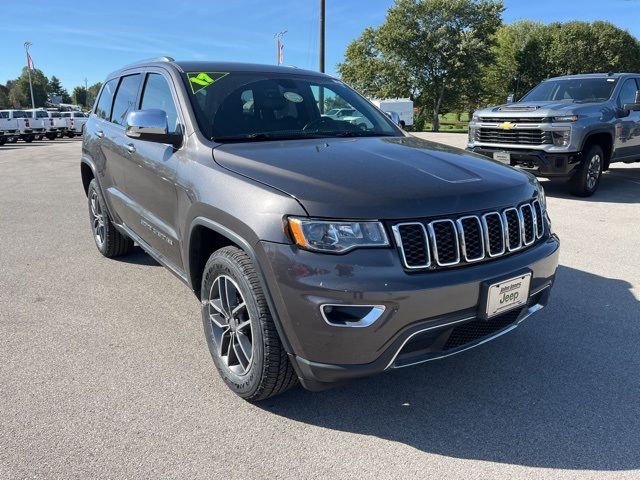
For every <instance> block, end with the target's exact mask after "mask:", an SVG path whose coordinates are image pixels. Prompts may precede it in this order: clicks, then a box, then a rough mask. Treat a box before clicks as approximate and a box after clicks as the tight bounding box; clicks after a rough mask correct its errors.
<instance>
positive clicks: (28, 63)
mask: <svg viewBox="0 0 640 480" xmlns="http://www.w3.org/2000/svg"><path fill="white" fill-rule="evenodd" d="M30 46H31V42H24V49H25V50H26V51H27V75H29V91H30V92H31V108H33V109H34V110H35V109H36V103H35V101H34V100H33V84H32V83H31V61H30V57H29V47H30Z"/></svg>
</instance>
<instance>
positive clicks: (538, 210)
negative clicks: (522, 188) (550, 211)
mask: <svg viewBox="0 0 640 480" xmlns="http://www.w3.org/2000/svg"><path fill="white" fill-rule="evenodd" d="M532 205H533V211H534V212H535V214H536V237H537V238H540V237H542V235H543V234H544V217H543V216H542V207H541V206H540V202H539V201H538V200H534V201H533V203H532Z"/></svg>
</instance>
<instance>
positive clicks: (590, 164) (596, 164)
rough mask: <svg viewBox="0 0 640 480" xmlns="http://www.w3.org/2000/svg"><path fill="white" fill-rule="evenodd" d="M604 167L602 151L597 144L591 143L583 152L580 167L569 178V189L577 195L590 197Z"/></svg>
mask: <svg viewBox="0 0 640 480" xmlns="http://www.w3.org/2000/svg"><path fill="white" fill-rule="evenodd" d="M603 168H604V152H603V151H602V148H601V147H600V146H599V145H591V146H590V147H589V148H587V149H586V151H585V152H584V159H583V160H582V163H581V164H580V167H579V168H578V170H577V171H576V173H574V174H573V177H571V179H570V180H569V191H570V192H571V194H572V195H575V196H577V197H590V196H591V195H593V194H594V193H595V191H596V190H597V189H598V186H599V185H600V178H601V177H602V170H603Z"/></svg>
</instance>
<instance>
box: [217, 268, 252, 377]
mask: <svg viewBox="0 0 640 480" xmlns="http://www.w3.org/2000/svg"><path fill="white" fill-rule="evenodd" d="M207 303H208V307H207V308H208V312H207V313H208V316H209V323H210V327H211V328H210V330H209V335H211V337H212V340H213V343H214V345H215V347H216V353H217V354H218V356H219V358H220V359H221V360H222V361H223V363H224V364H225V365H226V366H227V368H229V370H231V371H232V372H233V373H235V374H236V375H245V374H246V373H247V372H248V371H249V369H250V366H251V362H252V360H253V326H252V325H251V317H250V315H249V310H248V308H247V304H246V302H245V299H244V297H243V296H242V293H241V292H240V287H238V284H237V283H236V282H235V281H234V280H233V279H232V278H231V277H229V276H227V275H220V276H218V277H217V278H216V279H215V280H214V282H213V284H212V285H211V289H210V290H209V299H208V302H207Z"/></svg>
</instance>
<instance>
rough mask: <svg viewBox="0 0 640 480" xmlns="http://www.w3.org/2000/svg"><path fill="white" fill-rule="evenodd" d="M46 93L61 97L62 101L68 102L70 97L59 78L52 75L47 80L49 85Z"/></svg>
mask: <svg viewBox="0 0 640 480" xmlns="http://www.w3.org/2000/svg"><path fill="white" fill-rule="evenodd" d="M47 93H48V94H49V95H50V96H59V97H62V103H70V102H71V97H70V96H69V92H68V91H67V89H66V88H64V87H63V86H62V83H61V82H60V79H59V78H58V77H56V76H55V75H53V76H52V77H51V80H50V81H49V85H48V87H47Z"/></svg>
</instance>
